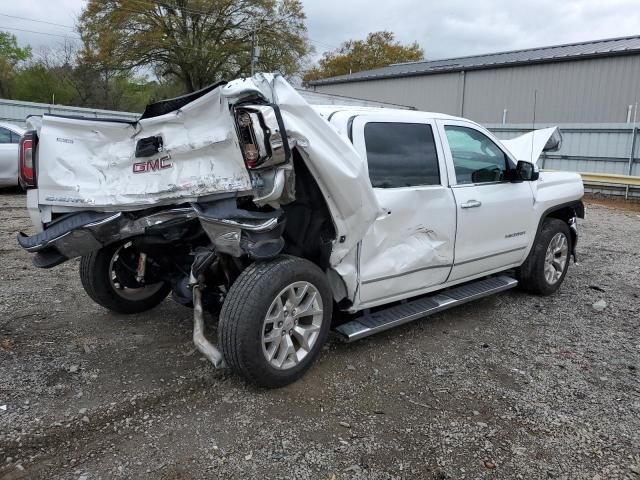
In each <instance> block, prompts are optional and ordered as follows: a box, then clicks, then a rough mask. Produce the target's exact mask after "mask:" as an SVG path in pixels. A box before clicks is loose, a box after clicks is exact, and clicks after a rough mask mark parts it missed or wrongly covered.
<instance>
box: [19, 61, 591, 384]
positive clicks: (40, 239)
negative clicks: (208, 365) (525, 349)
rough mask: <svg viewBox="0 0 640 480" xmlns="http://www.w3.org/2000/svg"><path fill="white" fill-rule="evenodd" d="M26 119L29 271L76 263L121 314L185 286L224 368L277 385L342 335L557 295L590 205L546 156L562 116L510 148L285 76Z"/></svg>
mask: <svg viewBox="0 0 640 480" xmlns="http://www.w3.org/2000/svg"><path fill="white" fill-rule="evenodd" d="M30 123H31V130H30V131H29V132H28V133H27V134H26V135H25V136H24V137H23V139H22V142H21V146H20V166H21V169H20V170H21V171H20V173H21V182H22V184H23V185H25V186H27V187H28V190H27V205H28V209H29V212H30V214H31V217H32V219H33V223H34V225H35V228H36V231H37V232H36V233H35V234H34V235H31V236H27V235H25V234H22V233H21V234H19V235H18V241H19V243H20V245H21V246H22V247H23V248H25V249H26V250H27V251H30V252H34V253H35V254H36V255H35V257H34V264H35V265H36V266H38V267H42V268H50V267H53V266H56V265H58V264H60V263H62V262H64V261H66V260H68V259H70V258H74V257H81V260H80V277H81V280H82V284H83V286H84V288H85V290H86V292H87V294H88V295H89V296H90V297H91V298H92V299H93V300H94V301H96V302H97V303H98V304H100V305H102V306H104V307H106V308H108V309H110V310H112V311H115V312H121V313H135V312H141V311H145V310H148V309H151V308H153V307H154V306H156V305H158V304H159V303H160V302H162V301H163V300H164V299H165V297H166V296H167V295H169V294H170V293H171V295H172V297H173V299H174V300H175V301H177V302H180V303H182V304H184V305H186V306H189V307H192V308H193V309H194V341H195V343H196V346H197V347H198V349H199V350H200V351H201V352H202V353H203V354H204V355H205V356H206V357H207V358H208V359H209V360H210V361H211V362H212V363H213V364H214V365H215V366H216V367H230V368H232V369H233V370H234V371H236V372H238V373H240V374H241V375H243V376H244V377H246V378H247V379H248V380H250V381H252V382H255V383H257V384H259V385H263V386H267V387H278V386H283V385H286V384H288V383H291V382H293V381H295V380H296V379H298V378H299V377H300V376H302V375H303V374H304V372H305V371H306V370H307V369H308V368H309V367H310V366H311V364H312V363H313V361H314V360H315V359H316V358H317V356H318V355H319V353H320V350H321V347H322V345H323V343H324V342H325V341H326V339H327V336H328V334H329V331H330V329H333V330H334V331H335V332H336V333H337V335H338V336H340V337H341V338H342V339H344V340H346V341H354V340H357V339H360V338H363V337H366V336H368V335H371V334H374V333H376V332H380V331H382V330H386V329H388V328H391V327H394V326H397V325H400V324H403V323H406V322H409V321H412V320H416V319H418V318H422V317H425V316H427V315H429V314H431V313H434V312H438V311H441V310H444V309H447V308H451V307H453V306H455V305H459V304H461V303H464V302H467V301H470V300H473V299H477V298H479V297H483V296H486V295H490V294H494V293H497V292H501V291H504V290H507V289H509V288H512V287H515V286H516V285H520V287H522V288H524V289H526V290H528V291H530V292H533V293H537V294H543V295H547V294H551V293H553V292H554V291H556V290H557V289H558V288H559V287H560V284H561V283H562V281H563V279H564V277H565V275H566V273H567V269H568V266H569V262H570V258H571V256H572V255H573V256H574V258H575V247H576V242H577V238H578V233H577V225H576V218H577V217H584V207H583V204H582V202H581V198H582V196H583V185H582V181H581V179H580V177H579V175H577V174H575V173H563V172H542V173H539V171H538V169H537V167H536V165H535V161H536V160H537V158H538V157H539V155H540V153H541V152H542V151H543V150H544V149H550V148H554V147H557V145H558V143H559V141H560V140H561V137H560V135H559V132H558V131H557V130H556V129H547V130H540V131H534V132H532V133H530V134H528V135H526V136H524V137H520V138H517V139H514V140H511V141H503V142H501V141H499V140H498V139H496V138H495V137H494V136H493V135H492V134H491V133H490V132H488V131H487V130H486V129H484V128H482V127H481V126H479V125H477V124H476V123H473V122H471V121H469V120H465V119H462V118H456V117H452V116H448V115H441V114H434V113H426V112H419V111H407V110H392V109H380V108H359V107H348V106H345V107H339V106H326V107H312V106H310V105H309V104H308V103H307V102H305V100H304V99H303V98H302V97H300V95H299V94H298V93H297V92H296V91H295V89H293V88H292V87H291V86H290V85H289V84H288V83H287V82H286V81H285V80H284V79H283V78H282V77H280V76H277V75H270V74H259V75H256V76H255V77H253V78H248V79H240V80H236V81H233V82H230V83H226V84H218V85H212V86H211V87H209V88H206V89H204V90H202V91H199V92H196V93H193V94H190V95H187V96H184V97H180V98H177V99H173V100H167V101H164V102H159V103H156V104H152V105H149V106H148V107H147V109H146V110H145V112H144V113H143V115H142V116H141V117H140V119H139V120H138V121H133V122H126V121H121V120H110V119H87V118H77V117H76V118H71V117H62V116H55V115H45V116H44V117H42V118H40V117H38V118H32V119H31V120H30ZM204 311H210V312H213V313H214V314H216V316H217V317H218V318H219V322H218V325H217V335H218V341H217V342H216V343H217V344H216V343H214V342H211V341H209V340H208V339H207V336H206V335H205V331H204V321H203V312H204ZM338 312H340V314H338Z"/></svg>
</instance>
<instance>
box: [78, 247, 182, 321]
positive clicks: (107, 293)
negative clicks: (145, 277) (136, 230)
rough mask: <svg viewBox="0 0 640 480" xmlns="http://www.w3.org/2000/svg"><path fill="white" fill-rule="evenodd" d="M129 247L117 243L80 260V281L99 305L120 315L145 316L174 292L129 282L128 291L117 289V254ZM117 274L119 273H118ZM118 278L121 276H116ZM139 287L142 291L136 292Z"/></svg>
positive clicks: (166, 286) (165, 286)
mask: <svg viewBox="0 0 640 480" xmlns="http://www.w3.org/2000/svg"><path fill="white" fill-rule="evenodd" d="M127 245H130V244H127V243H124V244H123V243H117V244H113V245H109V246H106V247H103V248H101V249H100V250H96V251H95V252H92V253H90V254H89V255H85V256H83V257H82V258H81V259H80V281H81V282H82V287H83V288H84V291H85V292H87V295H89V297H90V298H91V299H92V300H93V301H94V302H96V303H97V304H98V305H100V306H102V307H104V308H106V309H108V310H111V311H112V312H116V313H125V314H133V313H141V312H146V311H147V310H150V309H152V308H153V307H155V306H157V305H158V304H160V303H161V302H162V301H163V300H164V299H165V298H166V297H167V295H168V294H169V292H170V291H171V285H170V284H168V283H164V282H162V283H156V284H154V285H147V286H140V284H137V282H135V280H133V281H132V280H131V279H128V280H127V283H128V284H129V286H128V287H124V286H122V283H123V282H120V283H119V284H118V285H119V286H120V288H117V287H116V285H114V282H115V281H117V280H118V278H116V279H115V280H114V279H113V275H114V273H113V271H114V268H116V267H115V263H112V260H113V259H114V257H115V255H116V254H119V252H121V251H122V249H125V248H131V247H127ZM116 272H117V270H116ZM115 275H116V277H117V273H116V274H115ZM136 285H137V286H138V288H136Z"/></svg>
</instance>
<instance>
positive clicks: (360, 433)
mask: <svg viewBox="0 0 640 480" xmlns="http://www.w3.org/2000/svg"><path fill="white" fill-rule="evenodd" d="M23 204H24V196H23V195H21V194H19V193H11V192H10V193H6V192H5V193H3V194H0V215H1V220H0V260H2V270H1V272H0V285H1V288H0V478H1V479H4V480H8V479H17V478H46V479H74V480H77V479H81V480H93V479H100V478H102V479H107V478H150V479H201V478H202V479H204V478H242V479H247V478H300V479H304V478H311V479H327V480H329V479H347V478H362V479H364V478H367V479H391V478H398V479H399V478H420V479H429V478H435V479H445V478H451V479H465V478H466V479H475V478H485V477H487V478H488V477H495V478H508V479H513V478H524V479H538V478H558V479H564V478H566V479H589V480H596V479H614V478H629V479H633V480H639V479H640V382H639V378H640V377H639V372H638V369H639V368H640V335H639V334H638V333H639V326H640V298H639V297H640V253H639V252H640V248H639V247H640V240H639V239H640V215H639V213H638V212H636V211H630V210H627V211H625V210H622V209H614V208H608V207H605V206H601V205H590V206H588V209H587V219H586V220H585V221H584V222H582V225H581V229H582V238H581V244H580V247H579V253H580V255H581V257H580V264H579V265H577V266H573V265H572V267H571V268H570V270H569V274H568V276H567V279H566V281H565V283H564V286H563V288H562V289H561V291H560V292H558V293H557V294H556V295H554V296H552V297H547V298H540V297H534V296H530V295H526V294H523V293H520V292H518V291H511V292H507V293H504V294H501V295H498V296H494V297H490V298H486V299H484V300H480V301H477V302H475V303H473V304H467V305H465V306H462V307H459V308H457V309H455V310H451V311H448V312H443V313H441V314H438V315H435V316H433V317H430V318H428V319H425V320H422V321H418V322H414V323H412V324H409V325H406V326H404V327H400V328H398V329H395V330H391V331H388V332H385V333H383V334H381V335H378V336H375V337H371V338H369V339H366V340H363V341H360V342H357V343H355V344H351V345H346V344H342V343H340V342H338V341H337V340H335V339H332V340H331V341H330V342H329V344H328V345H327V346H326V347H325V351H324V352H323V355H322V356H321V358H320V361H319V362H318V363H317V365H316V366H315V367H314V368H313V369H312V370H311V371H310V372H309V373H308V374H307V375H306V376H305V377H304V378H303V379H302V380H301V381H299V382H298V383H296V384H294V385H291V386H289V387H287V388H284V389H281V390H271V391H267V390H259V389H256V388H253V387H250V386H247V385H246V384H245V383H244V382H243V381H242V380H241V379H240V378H237V377H235V376H233V375H229V374H226V373H225V372H219V371H215V370H214V369H213V368H212V367H211V366H210V365H209V364H208V363H207V362H205V361H204V359H202V358H201V357H200V355H199V354H198V353H196V352H195V351H194V348H193V346H192V343H191V311H190V310H188V309H186V308H184V307H181V306H179V305H177V304H175V303H173V302H172V301H170V300H167V301H165V302H164V303H163V304H162V305H161V306H159V307H158V308H156V309H154V310H153V311H150V312H147V313H145V314H141V315H135V316H128V317H125V316H118V315H114V314H111V313H109V312H107V311H105V310H104V309H102V308H100V307H98V306H96V305H94V304H93V303H92V302H91V301H90V300H89V298H88V297H87V296H86V295H85V294H84V292H83V290H82V288H81V286H80V282H79V278H78V273H77V269H78V262H77V261H70V262H68V263H66V264H63V265H62V266H60V267H58V268H57V269H54V270H49V271H46V270H38V269H36V268H34V267H32V266H31V262H30V258H29V255H28V254H26V253H25V252H23V251H21V250H20V249H19V248H18V246H17V244H16V242H15V239H14V237H15V233H16V232H17V231H18V230H20V229H29V219H28V216H27V212H26V211H25V209H24V207H23ZM600 300H604V302H606V307H604V309H602V310H598V309H597V308H594V306H593V304H594V303H597V302H598V301H600ZM212 323H213V322H212ZM5 405H6V410H4V409H3V406H5Z"/></svg>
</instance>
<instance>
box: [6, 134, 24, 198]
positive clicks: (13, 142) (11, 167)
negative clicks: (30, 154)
mask: <svg viewBox="0 0 640 480" xmlns="http://www.w3.org/2000/svg"><path fill="white" fill-rule="evenodd" d="M24 132H25V130H24V128H21V127H18V126H17V125H13V124H11V123H0V187H17V186H18V176H19V175H18V143H19V142H20V137H22V134H23V133H24Z"/></svg>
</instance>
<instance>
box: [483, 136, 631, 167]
mask: <svg viewBox="0 0 640 480" xmlns="http://www.w3.org/2000/svg"><path fill="white" fill-rule="evenodd" d="M485 126H486V127H487V128H488V129H489V130H491V131H492V132H493V133H494V134H495V135H496V136H497V137H498V138H501V139H509V138H513V137H517V136H519V135H522V134H524V133H527V132H530V131H531V125H526V124H520V125H501V124H485ZM548 126H553V125H551V124H539V125H536V128H544V127H548ZM558 126H559V127H560V130H561V131H562V147H561V148H560V150H559V151H558V152H549V153H545V154H543V157H542V158H541V159H540V161H539V164H540V165H541V166H542V168H546V169H549V170H565V171H571V172H583V173H613V174H617V175H634V176H640V128H639V127H638V126H637V125H636V126H635V127H634V126H633V125H629V124H627V123H603V124H559V125H558ZM634 135H635V142H634ZM632 147H633V150H634V151H633V152H632V151H631V149H632Z"/></svg>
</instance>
